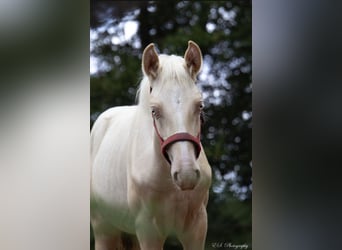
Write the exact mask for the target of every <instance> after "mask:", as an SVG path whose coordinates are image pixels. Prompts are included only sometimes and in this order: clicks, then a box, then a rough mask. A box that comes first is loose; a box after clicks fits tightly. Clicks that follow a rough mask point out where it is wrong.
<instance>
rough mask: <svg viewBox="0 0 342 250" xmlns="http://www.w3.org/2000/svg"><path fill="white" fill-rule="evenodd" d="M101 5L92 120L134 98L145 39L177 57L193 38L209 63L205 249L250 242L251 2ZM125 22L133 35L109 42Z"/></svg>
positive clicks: (204, 80) (170, 245)
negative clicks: (209, 170)
mask: <svg viewBox="0 0 342 250" xmlns="http://www.w3.org/2000/svg"><path fill="white" fill-rule="evenodd" d="M101 4H102V5H101V6H100V7H99V5H94V6H93V10H92V13H93V14H92V20H91V24H92V30H93V31H96V34H97V38H95V39H93V41H92V43H93V48H92V51H91V54H92V55H93V56H96V57H97V58H98V59H99V60H100V61H101V62H102V63H103V64H104V65H107V68H101V67H100V68H99V72H98V73H96V74H94V75H91V123H93V122H94V120H95V119H96V117H97V115H98V114H99V113H101V112H103V111H104V110H105V109H107V108H109V107H112V106H119V105H131V104H134V103H135V92H136V90H137V87H138V84H139V81H140V79H141V66H140V63H141V62H140V60H141V53H142V50H143V48H144V47H145V46H146V45H147V44H149V43H150V42H153V43H155V44H156V46H157V48H159V50H160V52H162V53H167V54H178V55H183V54H184V51H185V49H186V47H187V42H188V40H193V41H195V42H196V43H198V44H199V46H200V47H201V50H202V53H203V56H204V62H205V65H206V67H207V68H208V70H206V72H204V73H203V74H202V75H200V77H199V82H198V84H199V86H200V88H201V89H202V91H203V93H204V97H205V104H206V108H205V112H206V122H205V124H204V128H203V130H202V131H203V132H202V144H203V145H204V148H205V152H206V154H207V157H208V160H209V162H210V164H211V166H212V169H213V186H212V189H211V191H210V200H209V204H208V219H209V225H208V237H207V249H212V247H211V243H213V242H231V243H233V244H244V243H246V244H248V245H249V247H250V246H251V203H252V202H251V199H252V195H251V194H252V189H251V182H252V166H251V161H252V87H251V81H252V80H251V74H252V72H251V70H252V66H251V60H252V59H251V54H252V53H251V52H252V51H251V35H252V34H251V33H252V32H251V29H252V27H251V19H252V17H251V1H248V0H247V1H182V2H177V1H150V2H146V1H145V2H125V3H124V2H120V4H119V3H118V2H111V1H110V2H101ZM103 6H105V8H104V7H103ZM106 15H107V16H106ZM128 20H132V21H136V22H138V23H139V28H138V32H137V34H136V35H135V36H133V37H132V38H131V39H129V40H123V41H122V42H120V43H119V44H113V43H112V42H111V40H112V38H113V37H115V36H118V35H119V34H120V33H122V32H123V31H124V30H123V26H122V25H121V26H120V24H122V22H125V21H128ZM113 27H114V28H115V29H113ZM111 29H112V30H111ZM113 30H114V32H113ZM176 245H177V243H175V240H173V239H172V238H171V239H169V240H168V241H167V244H166V246H165V249H178V248H177V247H176Z"/></svg>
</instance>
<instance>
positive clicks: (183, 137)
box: [152, 117, 201, 165]
mask: <svg viewBox="0 0 342 250" xmlns="http://www.w3.org/2000/svg"><path fill="white" fill-rule="evenodd" d="M152 119H153V126H154V129H155V131H156V134H157V136H158V139H159V142H160V147H161V151H162V154H163V156H164V157H165V159H166V160H167V162H168V163H169V164H170V165H171V160H170V158H169V155H168V154H167V149H168V147H169V146H171V144H173V143H175V142H178V141H189V142H192V144H193V145H194V147H195V153H196V159H197V158H198V157H199V155H200V152H201V139H200V136H201V131H199V132H198V135H197V136H193V135H191V134H189V133H187V132H180V133H175V134H173V135H171V136H169V137H168V138H166V139H165V140H164V139H163V137H161V135H160V133H159V130H158V128H157V125H156V120H155V119H154V117H152Z"/></svg>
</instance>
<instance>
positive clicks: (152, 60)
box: [142, 43, 159, 78]
mask: <svg viewBox="0 0 342 250" xmlns="http://www.w3.org/2000/svg"><path fill="white" fill-rule="evenodd" d="M158 68H159V59H158V53H157V52H156V50H155V48H154V44H153V43H150V44H149V45H148V46H147V47H146V48H145V49H144V53H143V56H142V70H143V72H144V74H145V75H147V76H149V77H152V78H156V77H157V73H158Z"/></svg>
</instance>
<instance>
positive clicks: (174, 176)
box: [173, 172, 178, 181]
mask: <svg viewBox="0 0 342 250" xmlns="http://www.w3.org/2000/svg"><path fill="white" fill-rule="evenodd" d="M173 179H174V180H175V181H178V172H175V173H174V174H173Z"/></svg>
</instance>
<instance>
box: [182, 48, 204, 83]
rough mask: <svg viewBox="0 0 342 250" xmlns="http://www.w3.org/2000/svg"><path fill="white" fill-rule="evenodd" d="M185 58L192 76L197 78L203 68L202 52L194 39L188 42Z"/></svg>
mask: <svg viewBox="0 0 342 250" xmlns="http://www.w3.org/2000/svg"><path fill="white" fill-rule="evenodd" d="M184 59H185V63H186V67H187V68H188V70H189V72H190V75H191V77H192V78H196V76H197V75H198V73H199V72H200V70H201V68H202V52H201V49H200V48H199V46H198V45H197V44H196V43H194V42H193V41H189V42H188V48H187V50H186V51H185V54H184Z"/></svg>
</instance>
